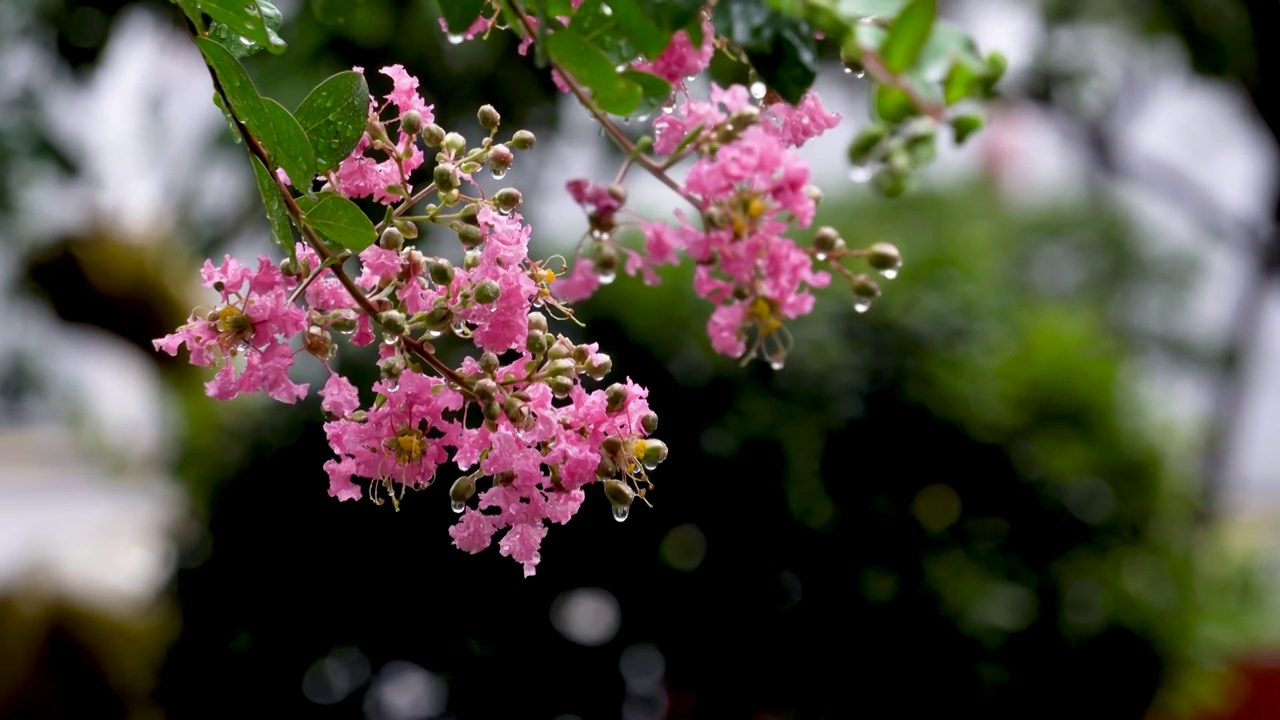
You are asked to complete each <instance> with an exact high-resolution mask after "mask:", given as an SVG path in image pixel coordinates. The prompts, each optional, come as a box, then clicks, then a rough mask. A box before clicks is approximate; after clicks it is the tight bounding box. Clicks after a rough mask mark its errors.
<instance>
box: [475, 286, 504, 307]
mask: <svg viewBox="0 0 1280 720" xmlns="http://www.w3.org/2000/svg"><path fill="white" fill-rule="evenodd" d="M501 295H502V288H501V287H499V286H498V283H497V281H496V280H485V281H484V282H482V283H480V284H479V285H476V302H478V303H480V304H481V305H488V304H489V303H492V302H494V301H496V300H497V299H498V297H499V296H501Z"/></svg>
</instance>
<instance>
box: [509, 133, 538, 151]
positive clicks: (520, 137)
mask: <svg viewBox="0 0 1280 720" xmlns="http://www.w3.org/2000/svg"><path fill="white" fill-rule="evenodd" d="M535 141H536V138H535V137H534V136H533V133H531V132H529V131H528V130H517V131H516V134H515V135H513V136H512V137H511V147H513V148H515V149H517V150H532V149H533V144H534V142H535Z"/></svg>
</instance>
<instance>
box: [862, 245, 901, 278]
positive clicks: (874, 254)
mask: <svg viewBox="0 0 1280 720" xmlns="http://www.w3.org/2000/svg"><path fill="white" fill-rule="evenodd" d="M867 264H868V265H870V266H871V267H873V268H875V269H876V270H890V271H892V270H897V269H898V268H900V267H902V253H900V252H898V248H896V247H894V246H893V245H891V244H889V243H887V242H878V243H876V244H874V245H872V246H871V247H869V248H867Z"/></svg>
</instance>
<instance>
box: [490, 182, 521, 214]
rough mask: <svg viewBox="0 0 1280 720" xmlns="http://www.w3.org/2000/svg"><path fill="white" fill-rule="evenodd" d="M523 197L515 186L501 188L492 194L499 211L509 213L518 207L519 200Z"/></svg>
mask: <svg viewBox="0 0 1280 720" xmlns="http://www.w3.org/2000/svg"><path fill="white" fill-rule="evenodd" d="M523 199H524V198H523V196H521V195H520V191H519V190H517V189H515V188H509V187H508V188H502V189H501V190H499V191H498V192H496V193H494V194H493V203H494V205H495V206H497V208H498V212H500V213H509V212H511V211H513V210H515V209H516V208H518V207H520V202H521V201H522V200H523Z"/></svg>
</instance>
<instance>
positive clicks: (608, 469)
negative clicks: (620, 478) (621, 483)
mask: <svg viewBox="0 0 1280 720" xmlns="http://www.w3.org/2000/svg"><path fill="white" fill-rule="evenodd" d="M617 474H618V463H616V462H614V461H613V458H611V457H608V456H607V455H606V456H602V457H601V458H600V462H598V463H596V477H597V478H600V479H601V480H604V479H606V478H611V477H613V476H615V475H617Z"/></svg>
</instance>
